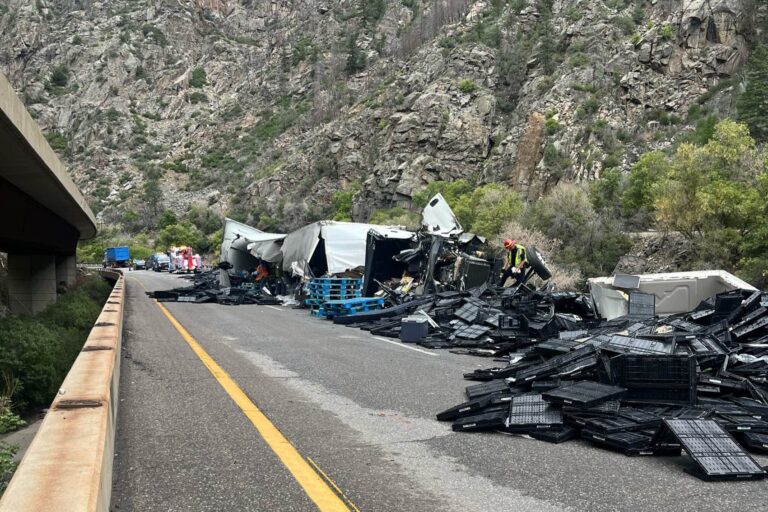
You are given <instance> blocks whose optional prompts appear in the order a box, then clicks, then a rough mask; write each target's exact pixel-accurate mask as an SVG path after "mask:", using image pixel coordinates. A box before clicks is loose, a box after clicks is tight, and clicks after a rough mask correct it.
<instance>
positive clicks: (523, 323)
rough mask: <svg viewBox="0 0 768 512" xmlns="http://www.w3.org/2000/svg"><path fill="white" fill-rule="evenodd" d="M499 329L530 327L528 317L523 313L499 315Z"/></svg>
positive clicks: (515, 329) (514, 329) (516, 329)
mask: <svg viewBox="0 0 768 512" xmlns="http://www.w3.org/2000/svg"><path fill="white" fill-rule="evenodd" d="M498 325H499V329H501V330H503V331H506V330H513V331H519V330H523V329H527V328H528V319H527V318H525V316H523V315H499V324H498Z"/></svg>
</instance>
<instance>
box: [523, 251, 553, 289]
mask: <svg viewBox="0 0 768 512" xmlns="http://www.w3.org/2000/svg"><path fill="white" fill-rule="evenodd" d="M527 257H528V264H529V265H530V266H531V268H532V269H533V271H534V272H535V273H536V275H537V276H539V277H540V278H541V279H542V280H544V281H546V280H548V279H549V278H550V277H552V272H551V271H550V270H549V267H547V262H546V260H545V259H544V256H542V255H541V253H540V252H539V251H538V249H536V248H535V247H529V248H528V254H527Z"/></svg>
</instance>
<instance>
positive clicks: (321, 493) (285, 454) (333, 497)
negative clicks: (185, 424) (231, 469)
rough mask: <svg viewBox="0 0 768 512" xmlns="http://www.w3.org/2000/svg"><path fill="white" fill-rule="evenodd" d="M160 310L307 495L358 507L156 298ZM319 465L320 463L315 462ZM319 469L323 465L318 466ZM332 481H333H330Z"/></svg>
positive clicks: (327, 509) (333, 505)
mask: <svg viewBox="0 0 768 512" xmlns="http://www.w3.org/2000/svg"><path fill="white" fill-rule="evenodd" d="M155 303H156V304H157V306H158V307H159V308H160V311H162V312H163V314H164V315H165V316H166V318H168V320H169V321H170V322H171V325H173V326H174V327H175V328H176V330H177V331H178V332H179V334H181V337H182V338H183V339H184V341H186V342H187V345H189V347H190V348H191V349H192V351H193V352H194V353H195V354H196V355H197V356H198V358H199V359H200V360H201V361H202V363H203V365H205V367H206V368H207V369H208V371H209V372H211V374H212V375H213V376H214V377H215V378H216V380H217V381H218V383H219V385H220V386H221V387H222V388H223V389H224V391H226V392H227V394H228V395H229V397H230V398H231V399H232V400H233V401H234V402H235V404H237V406H238V407H239V408H240V410H242V411H243V413H244V414H245V416H246V417H247V418H248V419H249V420H250V421H251V423H252V424H253V426H254V427H256V430H257V431H258V432H259V434H260V435H261V437H262V439H264V441H265V442H266V443H267V445H268V446H269V447H270V448H271V449H272V451H273V452H274V453H275V455H277V457H278V458H279V459H280V461H281V462H282V463H283V465H284V466H285V467H286V468H287V469H288V471H290V473H291V474H292V475H293V477H294V478H295V479H296V481H297V482H298V484H299V485H300V486H301V488H302V489H303V490H304V492H305V493H306V494H307V496H308V497H309V498H310V499H311V500H312V501H313V502H314V503H315V505H317V508H318V509H319V510H320V511H321V512H353V511H357V510H358V509H357V507H355V506H354V504H352V502H351V501H350V500H349V499H348V498H346V496H345V495H344V494H343V493H342V492H341V490H340V489H339V487H338V486H337V485H336V484H335V483H333V481H332V480H331V479H330V478H328V476H327V475H325V473H322V472H321V473H322V476H321V474H319V473H318V471H316V470H315V469H314V468H313V467H312V465H310V463H309V462H307V460H306V459H305V458H304V457H303V456H302V455H301V454H300V453H299V452H298V450H297V449H296V448H295V447H294V446H293V445H292V444H291V442H290V441H289V440H288V439H287V438H286V437H285V436H284V435H283V434H282V433H281V432H280V430H278V428H277V427H276V426H275V425H274V424H273V423H272V422H271V421H270V420H269V418H267V416H266V415H265V414H264V413H263V412H261V410H260V409H259V408H258V407H257V406H256V404H254V403H253V402H252V401H251V400H250V399H249V398H248V396H247V395H246V394H245V392H244V391H243V390H242V389H241V388H240V386H238V385H237V383H236V382H235V381H234V379H232V377H230V376H229V374H228V373H227V372H226V371H224V369H223V368H222V367H221V366H219V365H218V363H216V361H214V360H213V358H212V357H211V356H210V355H208V353H207V352H206V351H205V349H203V347H202V346H201V345H200V344H199V343H198V342H197V340H195V339H194V338H193V337H192V335H191V334H190V333H189V332H188V331H187V330H186V329H185V328H184V326H182V325H181V324H180V323H179V321H178V320H176V318H175V317H174V316H173V315H172V314H171V312H170V311H168V309H166V308H165V306H163V305H162V304H160V303H159V302H157V301H155ZM312 464H313V465H314V466H315V468H317V465H315V464H314V462H313V463H312ZM317 469H318V470H319V468H317ZM328 482H330V484H331V485H332V486H331V485H329V483H328Z"/></svg>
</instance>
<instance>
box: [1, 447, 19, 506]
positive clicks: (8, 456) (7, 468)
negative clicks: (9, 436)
mask: <svg viewBox="0 0 768 512" xmlns="http://www.w3.org/2000/svg"><path fill="white" fill-rule="evenodd" d="M18 450H19V448H18V447H17V446H11V445H9V444H7V443H3V442H0V496H2V494H3V492H5V488H6V487H7V486H8V482H9V481H10V480H11V477H12V476H13V472H14V471H16V463H15V462H14V461H13V457H14V455H16V452H17V451H18Z"/></svg>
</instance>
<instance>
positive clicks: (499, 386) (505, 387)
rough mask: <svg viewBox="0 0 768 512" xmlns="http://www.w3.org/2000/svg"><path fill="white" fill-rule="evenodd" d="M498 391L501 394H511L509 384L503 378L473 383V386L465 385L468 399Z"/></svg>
mask: <svg viewBox="0 0 768 512" xmlns="http://www.w3.org/2000/svg"><path fill="white" fill-rule="evenodd" d="M494 393H499V394H501V395H508V396H511V395H512V390H511V389H510V388H509V384H507V383H506V381H504V379H496V380H492V381H490V382H484V383H482V384H475V385H473V386H467V388H466V394H467V398H468V399H469V400H474V399H476V398H480V397H481V396H483V395H490V394H494Z"/></svg>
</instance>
